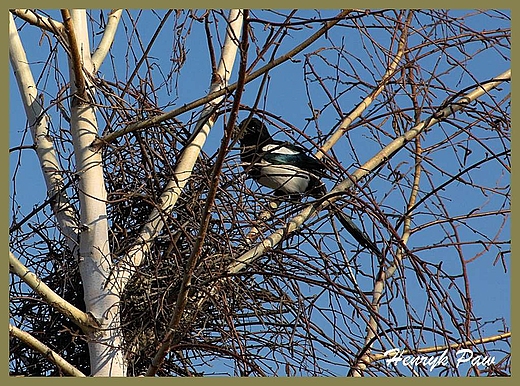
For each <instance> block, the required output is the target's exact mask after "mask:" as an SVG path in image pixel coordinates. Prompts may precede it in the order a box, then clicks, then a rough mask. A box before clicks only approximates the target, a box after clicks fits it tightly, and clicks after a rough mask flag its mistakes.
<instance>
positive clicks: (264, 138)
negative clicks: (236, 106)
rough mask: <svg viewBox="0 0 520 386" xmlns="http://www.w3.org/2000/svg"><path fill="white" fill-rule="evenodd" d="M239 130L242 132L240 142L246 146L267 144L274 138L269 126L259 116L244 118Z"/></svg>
mask: <svg viewBox="0 0 520 386" xmlns="http://www.w3.org/2000/svg"><path fill="white" fill-rule="evenodd" d="M244 126H245V127H244ZM239 132H241V133H242V136H241V137H240V143H241V144H242V145H244V146H257V145H265V144H266V143H269V142H270V141H271V140H272V138H271V134H269V130H268V129H267V127H266V126H265V125H264V124H263V123H262V122H261V121H260V120H259V119H257V118H251V119H247V118H246V119H245V120H243V121H242V123H241V124H240V126H239Z"/></svg>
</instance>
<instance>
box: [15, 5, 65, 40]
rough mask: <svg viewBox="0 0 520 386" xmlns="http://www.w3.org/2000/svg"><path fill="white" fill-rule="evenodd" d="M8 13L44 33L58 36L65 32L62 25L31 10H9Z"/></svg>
mask: <svg viewBox="0 0 520 386" xmlns="http://www.w3.org/2000/svg"><path fill="white" fill-rule="evenodd" d="M10 11H11V13H12V14H13V15H16V16H18V17H19V18H20V19H22V20H24V21H26V22H28V23H30V24H32V25H34V26H36V27H38V28H41V29H43V30H45V31H49V32H52V33H54V34H58V35H60V34H62V33H63V32H64V30H65V26H64V25H63V23H61V22H59V21H57V20H54V19H51V18H50V17H45V16H41V15H39V14H37V13H36V12H34V11H33V10H32V9H11V10H10Z"/></svg>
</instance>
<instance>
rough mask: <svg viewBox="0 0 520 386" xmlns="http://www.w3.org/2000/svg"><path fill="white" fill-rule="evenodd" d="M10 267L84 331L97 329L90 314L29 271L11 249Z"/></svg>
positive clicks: (47, 301)
mask: <svg viewBox="0 0 520 386" xmlns="http://www.w3.org/2000/svg"><path fill="white" fill-rule="evenodd" d="M9 268H10V271H11V272H13V273H14V274H16V275H17V276H18V277H19V278H20V279H22V280H23V281H24V282H25V283H26V284H27V285H28V286H29V287H31V288H32V289H33V290H34V291H35V292H36V293H37V294H38V295H40V296H41V297H42V299H43V300H44V301H45V302H46V303H47V304H49V305H50V306H51V307H52V308H54V309H55V310H56V311H58V312H60V313H62V314H63V315H65V316H67V317H68V318H69V319H70V320H72V321H73V322H74V323H75V324H76V325H77V326H78V327H80V328H81V329H82V330H83V331H84V332H89V331H92V330H94V329H96V328H97V327H98V326H97V323H96V321H95V320H94V319H93V318H92V317H90V315H89V314H87V313H85V312H83V311H81V310H80V309H79V308H77V307H76V306H74V305H72V304H70V303H69V302H68V301H66V300H65V299H63V298H62V297H61V296H60V295H58V294H57V293H56V292H54V291H53V290H52V289H51V288H50V287H49V286H48V285H47V284H45V283H44V282H43V281H42V280H41V279H40V278H39V277H38V276H36V275H35V274H34V273H32V272H31V271H29V269H28V268H27V267H26V266H24V265H23V264H22V263H21V262H20V260H18V259H17V258H16V257H15V256H14V255H13V253H12V252H11V251H9Z"/></svg>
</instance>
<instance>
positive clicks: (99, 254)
mask: <svg viewBox="0 0 520 386" xmlns="http://www.w3.org/2000/svg"><path fill="white" fill-rule="evenodd" d="M70 16H71V21H72V26H73V29H74V31H73V33H74V34H75V36H76V39H77V41H76V43H77V49H78V50H77V51H78V53H79V55H80V61H81V66H82V68H80V70H81V71H85V72H87V73H88V72H91V71H92V70H93V65H92V60H91V56H90V45H89V39H88V30H87V21H86V12H85V11H84V10H72V11H71V13H70ZM69 37H70V35H69ZM71 40H72V39H71ZM72 43H73V42H71V45H72ZM71 56H73V54H72V55H71ZM75 66H76V68H75ZM77 66H78V63H75V62H74V60H73V59H71V60H70V78H71V91H72V94H73V95H75V96H74V97H73V98H74V99H73V102H72V107H71V133H72V138H73V144H74V154H75V160H76V169H77V173H78V178H79V199H80V208H81V209H80V221H81V232H80V243H79V268H80V274H81V278H82V281H83V287H84V293H85V295H84V297H85V306H86V310H87V312H89V313H91V314H92V316H93V317H94V318H95V319H96V320H97V321H98V323H99V326H100V328H99V329H98V330H97V331H95V332H93V333H92V334H90V335H91V336H89V353H90V365H91V372H92V375H93V376H125V375H126V366H125V361H124V357H123V350H122V333H121V325H120V306H119V301H120V294H119V291H117V290H116V289H115V288H114V287H113V286H106V284H107V280H108V277H109V273H110V271H111V268H112V261H111V255H110V246H109V243H108V221H107V208H106V190H105V182H104V178H103V159H102V153H101V151H100V150H94V149H93V148H92V147H91V146H90V145H91V144H92V142H93V141H94V139H95V138H96V136H97V134H98V123H97V119H96V112H95V108H94V106H93V104H92V103H91V100H92V99H91V93H92V92H93V91H92V89H89V88H88V82H86V81H85V82H86V88H84V89H85V90H86V91H85V93H84V95H78V94H81V89H82V88H83V87H82V84H81V82H82V80H81V79H77V78H78V76H77V74H78V72H77V70H78V67H77ZM83 86H85V84H84V85H83ZM76 93H78V94H76ZM86 96H88V97H87V100H85V99H84V98H85V97H86Z"/></svg>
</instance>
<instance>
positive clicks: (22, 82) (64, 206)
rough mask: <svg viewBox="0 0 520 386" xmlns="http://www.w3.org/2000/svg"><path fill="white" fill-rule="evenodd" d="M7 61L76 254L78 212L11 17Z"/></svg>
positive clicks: (53, 199) (51, 195) (49, 189)
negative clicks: (68, 189)
mask: <svg viewBox="0 0 520 386" xmlns="http://www.w3.org/2000/svg"><path fill="white" fill-rule="evenodd" d="M9 59H10V60H11V66H12V68H13V72H14V75H15V78H16V82H17V84H18V90H19V93H20V96H21V98H22V103H23V105H24V108H25V114H26V116H27V121H28V122H29V127H30V129H31V135H32V139H33V143H34V146H35V148H36V154H37V156H38V160H39V162H40V166H41V169H42V174H43V177H44V180H45V184H46V187H47V195H48V197H49V199H51V207H52V210H53V212H54V214H55V216H56V219H57V220H58V224H59V227H60V230H61V232H62V233H63V235H64V236H65V238H66V240H67V245H68V247H69V249H70V250H71V251H75V250H77V239H78V222H79V221H78V213H77V212H76V210H75V208H74V207H73V206H72V205H71V204H70V200H69V197H68V196H67V194H66V192H65V189H64V186H65V183H64V179H63V176H62V173H61V168H60V164H59V161H58V157H57V156H56V151H55V149H54V144H53V142H52V139H51V136H50V135H49V120H48V116H47V114H45V110H44V108H43V106H42V105H41V104H40V102H39V98H38V88H37V86H36V84H35V82H34V78H33V76H32V72H31V68H30V67H29V62H28V60H27V56H26V55H25V50H24V47H23V45H22V41H21V39H20V36H19V35H18V31H17V30H16V25H15V22H14V19H13V16H12V15H11V14H9Z"/></svg>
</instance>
